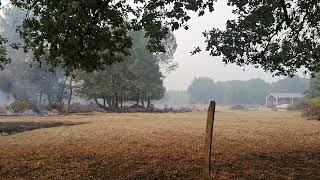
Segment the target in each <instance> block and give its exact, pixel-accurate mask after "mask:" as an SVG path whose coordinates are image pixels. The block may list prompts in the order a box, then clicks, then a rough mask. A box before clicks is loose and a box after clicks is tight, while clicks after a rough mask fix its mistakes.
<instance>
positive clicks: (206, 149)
mask: <svg viewBox="0 0 320 180" xmlns="http://www.w3.org/2000/svg"><path fill="white" fill-rule="evenodd" d="M215 111H216V102H215V101H211V102H210V106H209V109H208V117H207V127H206V137H205V138H206V139H205V145H204V167H203V179H204V180H208V179H209V177H210V161H211V146H212V133H213V123H214V115H215Z"/></svg>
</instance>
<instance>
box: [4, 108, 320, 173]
mask: <svg viewBox="0 0 320 180" xmlns="http://www.w3.org/2000/svg"><path fill="white" fill-rule="evenodd" d="M216 119H217V120H216V124H215V127H214V140H213V142H214V145H213V155H212V161H213V162H212V170H211V176H212V179H236V178H237V179H320V122H319V121H308V120H305V119H303V118H302V117H301V116H300V114H299V113H295V112H218V113H217V118H216ZM205 121H206V113H181V114H180V113H179V114H173V113H172V114H140V113H135V114H102V113H96V114H89V115H70V116H56V117H10V118H8V117H3V118H2V119H0V122H19V123H23V122H35V123H43V122H72V123H75V124H77V123H84V122H89V123H87V124H80V125H74V126H60V127H52V128H43V129H36V130H32V131H24V132H21V133H18V134H14V135H10V136H0V179H200V178H201V171H202V165H203V162H202V161H203V159H202V158H203V143H204V132H205Z"/></svg>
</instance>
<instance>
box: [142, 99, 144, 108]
mask: <svg viewBox="0 0 320 180" xmlns="http://www.w3.org/2000/svg"><path fill="white" fill-rule="evenodd" d="M141 105H142V106H143V107H144V99H141Z"/></svg>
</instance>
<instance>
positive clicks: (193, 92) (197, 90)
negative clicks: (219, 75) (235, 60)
mask: <svg viewBox="0 0 320 180" xmlns="http://www.w3.org/2000/svg"><path fill="white" fill-rule="evenodd" d="M215 91H216V86H215V83H214V81H213V80H212V79H210V78H207V77H199V78H195V79H193V80H192V82H191V84H190V86H189V87H188V93H189V94H190V100H191V102H192V103H208V102H209V101H210V100H212V99H215V98H216V97H217V96H216V94H215Z"/></svg>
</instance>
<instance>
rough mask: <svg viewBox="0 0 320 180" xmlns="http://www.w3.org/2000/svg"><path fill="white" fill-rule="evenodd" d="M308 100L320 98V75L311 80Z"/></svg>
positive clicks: (307, 92)
mask: <svg viewBox="0 0 320 180" xmlns="http://www.w3.org/2000/svg"><path fill="white" fill-rule="evenodd" d="M306 94H307V96H308V98H319V97H320V74H319V73H318V74H316V76H315V77H314V78H313V79H311V81H310V86H309V88H308V90H307V91H306Z"/></svg>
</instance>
